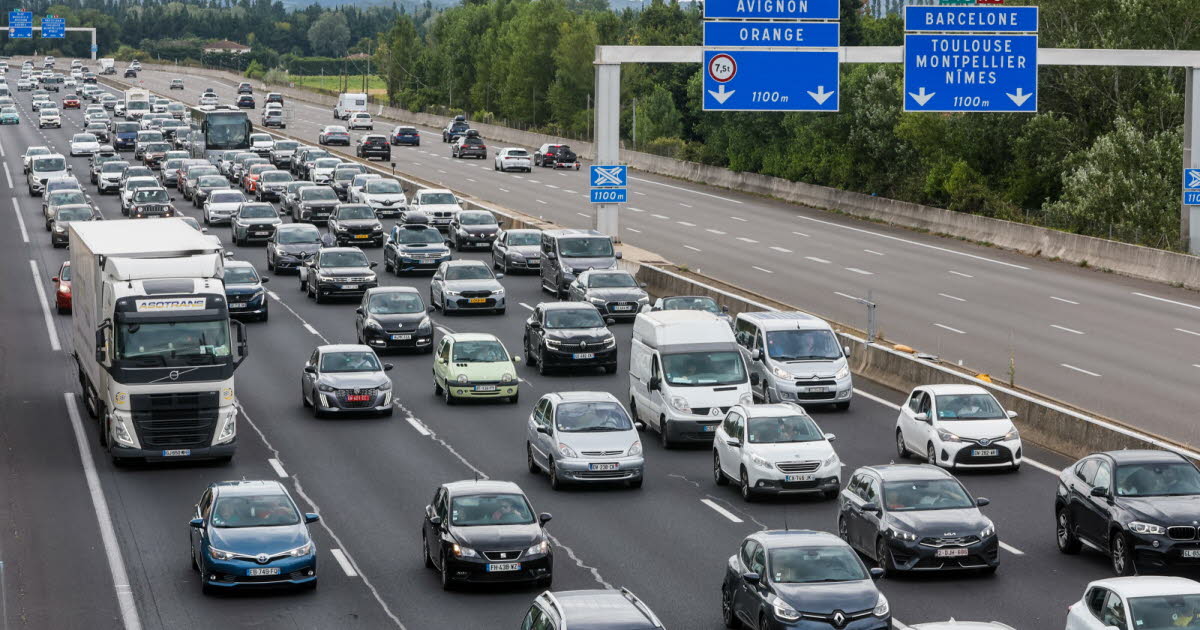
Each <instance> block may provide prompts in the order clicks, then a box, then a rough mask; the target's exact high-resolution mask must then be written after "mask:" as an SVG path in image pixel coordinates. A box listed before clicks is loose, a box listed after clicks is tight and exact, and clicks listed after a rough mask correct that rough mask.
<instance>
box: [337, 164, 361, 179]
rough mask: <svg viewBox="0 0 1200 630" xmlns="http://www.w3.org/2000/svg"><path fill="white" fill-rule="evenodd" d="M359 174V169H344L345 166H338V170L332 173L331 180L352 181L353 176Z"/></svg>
mask: <svg viewBox="0 0 1200 630" xmlns="http://www.w3.org/2000/svg"><path fill="white" fill-rule="evenodd" d="M360 173H362V169H361V168H356V167H351V168H346V167H345V166H339V167H338V169H337V170H336V171H334V172H333V178H334V179H336V180H338V181H349V180H351V179H354V176H355V175H358V174H360Z"/></svg>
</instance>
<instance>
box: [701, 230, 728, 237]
mask: <svg viewBox="0 0 1200 630" xmlns="http://www.w3.org/2000/svg"><path fill="white" fill-rule="evenodd" d="M704 231H705V232H712V233H713V234H716V235H718V236H725V235H726V234H728V232H722V231H721V230H714V229H712V228H708V229H706V230H704Z"/></svg>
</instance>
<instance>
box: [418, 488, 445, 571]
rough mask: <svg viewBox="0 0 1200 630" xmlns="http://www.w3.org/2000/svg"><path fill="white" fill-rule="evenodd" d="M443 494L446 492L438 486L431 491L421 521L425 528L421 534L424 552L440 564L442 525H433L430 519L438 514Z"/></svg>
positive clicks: (435, 562)
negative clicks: (423, 519) (431, 494)
mask: <svg viewBox="0 0 1200 630" xmlns="http://www.w3.org/2000/svg"><path fill="white" fill-rule="evenodd" d="M445 494H446V489H445V488H441V487H439V488H438V489H437V490H436V491H434V493H433V500H431V501H430V502H429V505H426V506H425V521H424V523H423V527H424V530H425V531H424V534H425V535H424V536H423V538H424V543H425V553H428V554H429V558H430V559H431V560H433V562H434V564H440V563H441V561H442V558H441V555H442V554H441V544H442V543H441V539H442V526H441V525H434V524H433V522H432V519H433V517H435V516H439V513H438V507H439V506H440V505H442V499H443V498H444V497H445ZM443 525H444V522H443Z"/></svg>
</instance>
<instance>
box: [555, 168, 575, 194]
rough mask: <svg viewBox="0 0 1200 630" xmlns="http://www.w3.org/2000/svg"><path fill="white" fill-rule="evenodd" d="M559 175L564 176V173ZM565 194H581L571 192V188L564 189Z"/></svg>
mask: <svg viewBox="0 0 1200 630" xmlns="http://www.w3.org/2000/svg"><path fill="white" fill-rule="evenodd" d="M559 175H562V173H559ZM563 192H565V193H570V194H572V195H578V194H579V193H578V192H576V191H574V190H571V189H570V188H564V189H563Z"/></svg>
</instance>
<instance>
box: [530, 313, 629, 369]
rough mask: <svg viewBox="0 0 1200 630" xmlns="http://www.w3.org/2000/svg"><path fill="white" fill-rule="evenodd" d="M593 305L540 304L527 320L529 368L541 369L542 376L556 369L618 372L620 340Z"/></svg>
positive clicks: (609, 322) (611, 321)
mask: <svg viewBox="0 0 1200 630" xmlns="http://www.w3.org/2000/svg"><path fill="white" fill-rule="evenodd" d="M611 323H613V320H611V319H609V320H607V321H606V320H605V319H604V318H602V317H600V312H599V311H597V310H596V309H595V308H593V307H592V306H590V305H587V304H580V303H578V302H548V303H542V304H538V305H537V308H535V309H533V314H532V315H530V316H529V319H527V320H525V337H524V341H523V343H524V346H525V364H526V365H537V366H538V374H542V375H545V374H546V373H547V372H548V371H550V369H552V368H570V367H592V368H594V367H603V368H604V371H605V372H606V373H608V374H613V373H615V372H616V371H617V338H616V337H614V336H613V334H612V332H611V331H609V329H608V326H607V324H611Z"/></svg>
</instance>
